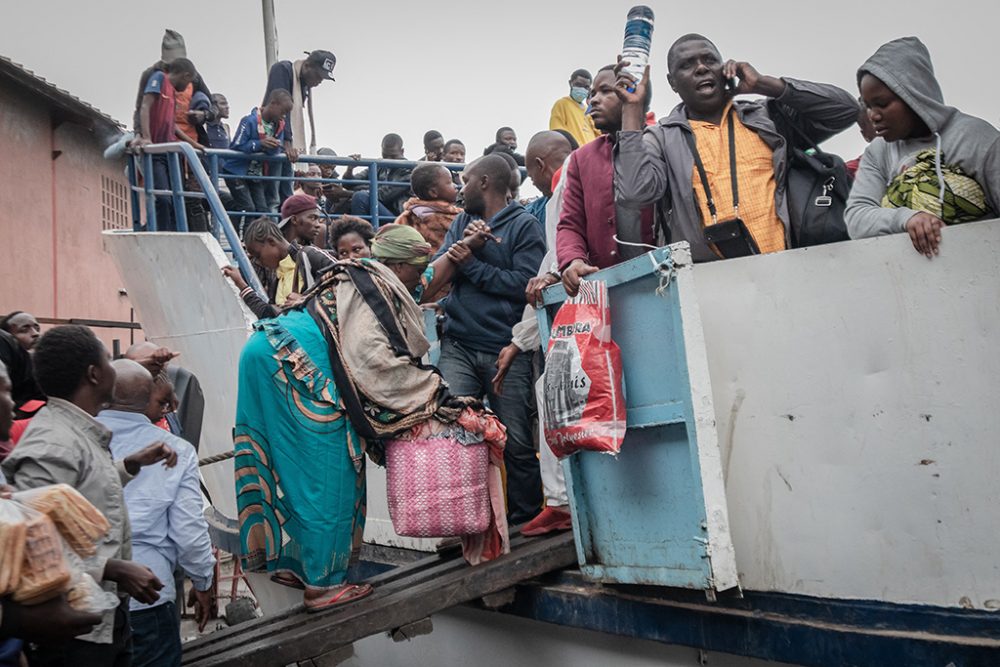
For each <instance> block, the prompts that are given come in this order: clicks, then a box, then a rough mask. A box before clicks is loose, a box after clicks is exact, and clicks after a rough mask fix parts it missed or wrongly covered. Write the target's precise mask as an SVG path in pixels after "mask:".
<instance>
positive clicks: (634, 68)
mask: <svg viewBox="0 0 1000 667" xmlns="http://www.w3.org/2000/svg"><path fill="white" fill-rule="evenodd" d="M652 43H653V10H652V9H650V8H649V7H647V6H646V5H636V6H635V7H633V8H632V9H630V10H628V18H627V19H626V21H625V42H624V43H623V44H622V60H627V61H628V62H629V65H628V67H626V68H625V69H624V71H625V72H628V73H629V74H631V75H632V76H634V77H635V80H636V81H637V82H638V81H641V80H642V75H643V72H645V71H646V63H648V62H649V48H650V46H651V45H652ZM628 91H629V92H630V93H634V92H635V86H629V89H628Z"/></svg>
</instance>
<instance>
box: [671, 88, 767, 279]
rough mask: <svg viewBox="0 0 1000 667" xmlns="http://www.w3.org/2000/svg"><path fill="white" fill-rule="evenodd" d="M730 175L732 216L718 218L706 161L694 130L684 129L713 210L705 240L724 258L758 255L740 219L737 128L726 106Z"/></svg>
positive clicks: (731, 113) (758, 251) (709, 206)
mask: <svg viewBox="0 0 1000 667" xmlns="http://www.w3.org/2000/svg"><path fill="white" fill-rule="evenodd" d="M728 120H729V177H730V180H731V181H732V188H733V217H732V218H729V219H728V220H723V221H722V222H719V215H718V212H717V211H716V209H715V200H714V199H713V198H712V188H711V187H709V185H708V174H706V173H705V165H704V163H702V161H701V155H700V154H699V153H698V143H697V141H695V138H694V132H691V131H687V132H684V138H685V139H687V143H688V147H689V148H690V149H691V156H692V157H693V158H694V164H695V167H697V168H698V176H699V177H700V178H701V186H702V188H704V189H705V199H706V200H707V201H706V204H708V210H709V212H710V213H711V214H712V224H711V225H706V226H705V242H706V243H711V244H712V245H714V246H715V249H716V250H717V251H718V252H719V254H720V255H722V258H723V259H732V258H734V257H747V256H748V255H759V254H760V248H758V247H757V242H756V241H755V240H754V238H753V236H752V235H751V234H750V230H749V229H747V226H746V223H744V222H743V220H741V219H740V189H739V184H738V183H737V182H736V181H737V174H736V130H735V128H734V127H733V110H732V108H731V107H730V109H729V119H728Z"/></svg>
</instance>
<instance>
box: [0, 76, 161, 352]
mask: <svg viewBox="0 0 1000 667" xmlns="http://www.w3.org/2000/svg"><path fill="white" fill-rule="evenodd" d="M103 150H104V145H103V144H102V142H101V141H99V140H98V139H97V137H95V135H94V133H93V132H91V131H90V130H88V129H86V128H84V127H82V126H80V125H77V124H73V123H69V122H65V123H62V124H59V125H58V126H57V127H55V128H53V123H52V113H51V111H50V108H49V107H48V105H47V104H46V103H45V102H44V101H42V100H40V99H38V98H36V97H34V96H32V95H30V94H27V93H25V92H24V91H23V90H22V89H20V88H18V87H16V86H12V85H11V84H10V83H8V82H3V81H0V313H7V312H10V311H11V310H24V311H28V312H30V313H33V314H34V315H35V316H36V317H52V318H63V319H69V318H86V319H99V320H116V321H126V322H127V321H129V318H130V305H129V301H128V298H127V297H124V296H120V295H119V294H118V290H119V289H120V288H121V286H122V284H121V280H120V279H119V277H118V271H117V269H116V268H115V265H114V263H113V262H112V261H111V257H110V255H108V253H106V252H105V251H104V248H103V243H102V240H101V231H102V224H103V220H104V210H103V208H102V197H103V196H104V193H103V184H102V176H105V177H107V178H110V179H112V180H114V181H116V182H118V183H122V184H124V183H125V176H124V172H123V168H124V165H123V163H121V162H111V161H108V160H105V159H104V157H103V155H102V154H103ZM53 151H61V153H60V154H59V155H58V156H57V157H53V155H54V153H53ZM94 331H95V332H96V333H97V334H98V336H100V337H101V338H102V339H103V340H104V341H105V343H107V344H108V346H109V347H110V346H111V342H112V340H113V339H115V338H117V339H120V340H121V343H122V345H123V348H124V347H127V346H128V344H129V341H130V337H131V335H132V334H131V332H130V331H129V330H127V329H120V328H119V329H103V328H95V329H94ZM136 340H142V334H141V332H136Z"/></svg>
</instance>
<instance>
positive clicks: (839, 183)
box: [778, 109, 851, 248]
mask: <svg viewBox="0 0 1000 667" xmlns="http://www.w3.org/2000/svg"><path fill="white" fill-rule="evenodd" d="M778 113H779V114H782V112H781V110H780V109H778ZM782 115H783V114H782ZM784 120H785V124H786V125H787V126H788V127H789V129H790V130H791V133H792V135H793V137H791V138H795V137H798V138H800V139H801V140H802V142H803V143H802V145H803V146H805V147H806V148H805V149H803V148H799V147H798V146H797V145H796V143H795V142H794V141H790V140H789V139H790V137H785V140H786V141H787V143H788V150H787V160H788V167H787V170H786V173H787V177H786V182H785V193H786V199H787V201H788V218H789V223H790V224H791V228H792V246H793V247H795V248H804V247H806V246H813V245H822V244H824V243H836V242H838V241H846V240H848V239H849V238H850V237H849V236H848V235H847V224H846V223H845V222H844V209H846V208H847V197H848V195H850V193H851V183H850V179H849V178H848V176H847V166H846V165H845V164H844V161H843V160H842V159H841V157H840V156H839V155H835V154H833V153H826V152H824V151H822V150H820V148H819V146H817V145H816V142H814V141H813V140H812V139H811V138H810V137H809V135H807V134H806V133H805V132H803V131H802V130H801V129H800V128H799V127H798V126H797V125H796V124H795V123H794V121H792V120H791V119H789V118H784ZM808 149H812V152H807V150H808Z"/></svg>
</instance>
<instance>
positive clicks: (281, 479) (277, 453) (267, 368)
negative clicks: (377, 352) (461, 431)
mask: <svg viewBox="0 0 1000 667" xmlns="http://www.w3.org/2000/svg"><path fill="white" fill-rule="evenodd" d="M255 328H256V331H255V332H254V333H253V335H252V336H251V337H250V339H249V341H248V342H247V344H246V347H245V348H244V350H243V354H242V356H241V358H240V380H239V398H238V401H237V406H236V431H235V436H236V437H235V443H236V446H235V450H236V458H235V463H236V494H237V504H238V507H239V519H240V540H241V542H242V547H243V564H244V567H245V568H246V569H247V570H248V571H266V572H270V573H271V574H272V579H273V580H274V581H277V582H278V583H282V584H285V585H288V586H294V587H296V588H304V589H305V593H304V601H305V606H306V608H307V609H308V610H310V611H317V610H320V609H324V608H327V607H330V606H333V605H336V604H339V603H344V602H349V601H351V600H356V599H358V598H361V597H364V596H365V595H368V594H369V593H371V591H372V589H371V586H368V585H367V584H363V585H354V584H349V583H347V581H346V579H347V568H348V564H349V562H350V560H351V554H352V552H355V551H356V550H357V549H358V548H359V547H360V544H361V536H362V533H363V531H364V525H365V472H364V455H363V448H362V443H361V441H360V440H359V439H358V437H357V436H356V435H355V433H354V429H353V428H352V427H351V424H350V421H349V420H348V418H347V415H346V414H345V412H344V411H343V410H342V409H341V407H340V402H339V400H338V392H337V387H336V385H335V384H334V381H333V374H332V370H331V367H330V357H329V352H328V347H327V343H326V341H325V340H324V337H323V333H322V331H321V329H320V328H319V326H318V325H317V324H316V321H315V320H314V319H313V318H312V316H311V315H310V314H309V313H308V312H306V311H304V310H298V311H292V312H289V313H287V314H284V315H282V316H281V317H278V318H274V319H268V320H262V321H260V322H258V323H257V324H256V325H255Z"/></svg>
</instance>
